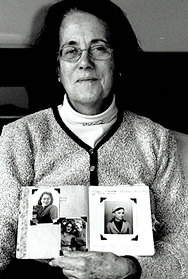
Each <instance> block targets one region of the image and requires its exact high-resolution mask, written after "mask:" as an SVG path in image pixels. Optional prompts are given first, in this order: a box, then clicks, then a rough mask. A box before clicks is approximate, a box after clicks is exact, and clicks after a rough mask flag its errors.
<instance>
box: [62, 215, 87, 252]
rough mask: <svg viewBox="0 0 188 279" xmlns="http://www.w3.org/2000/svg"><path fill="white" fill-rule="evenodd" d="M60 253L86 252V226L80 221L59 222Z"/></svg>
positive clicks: (64, 220)
mask: <svg viewBox="0 0 188 279" xmlns="http://www.w3.org/2000/svg"><path fill="white" fill-rule="evenodd" d="M61 251H62V253H63V251H86V224H85V222H84V221H83V220H82V219H80V218H71V219H69V218H68V219H67V218H65V219H62V220H61Z"/></svg>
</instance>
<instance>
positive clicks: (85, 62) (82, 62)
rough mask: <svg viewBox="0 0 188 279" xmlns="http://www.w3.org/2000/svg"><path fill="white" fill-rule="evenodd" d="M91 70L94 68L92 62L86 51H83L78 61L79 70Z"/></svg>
mask: <svg viewBox="0 0 188 279" xmlns="http://www.w3.org/2000/svg"><path fill="white" fill-rule="evenodd" d="M93 68H94V62H93V61H92V59H91V57H90V56H89V53H88V50H86V49H85V50H84V51H83V52H82V55H81V57H80V59H79V69H93Z"/></svg>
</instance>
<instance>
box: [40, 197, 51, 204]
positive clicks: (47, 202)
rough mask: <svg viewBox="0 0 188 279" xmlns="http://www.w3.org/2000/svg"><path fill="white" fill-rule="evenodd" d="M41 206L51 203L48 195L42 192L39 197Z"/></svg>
mask: <svg viewBox="0 0 188 279" xmlns="http://www.w3.org/2000/svg"><path fill="white" fill-rule="evenodd" d="M41 203H42V206H48V205H49V204H50V203H51V198H50V196H49V195H47V194H44V195H43V196H42V198H41Z"/></svg>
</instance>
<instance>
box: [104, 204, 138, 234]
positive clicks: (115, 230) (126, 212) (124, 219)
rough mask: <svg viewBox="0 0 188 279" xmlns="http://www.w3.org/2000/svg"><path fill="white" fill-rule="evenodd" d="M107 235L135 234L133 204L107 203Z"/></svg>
mask: <svg viewBox="0 0 188 279" xmlns="http://www.w3.org/2000/svg"><path fill="white" fill-rule="evenodd" d="M104 217H105V233H106V234H133V204H132V201H131V200H127V201H106V202H105V216H104Z"/></svg>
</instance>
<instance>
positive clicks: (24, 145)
mask: <svg viewBox="0 0 188 279" xmlns="http://www.w3.org/2000/svg"><path fill="white" fill-rule="evenodd" d="M26 134H27V133H26V129H25V128H24V125H17V124H15V125H12V124H9V125H7V126H5V127H4V128H3V131H2V134H1V137H0V212H1V214H0V271H2V270H4V269H5V268H6V267H7V265H8V264H9V263H10V260H11V258H12V257H15V252H16V232H17V225H18V224H17V223H18V213H19V199H20V189H21V186H25V185H29V184H30V183H31V182H32V176H33V167H32V165H33V164H32V152H31V142H30V139H29V136H28V135H26Z"/></svg>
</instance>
